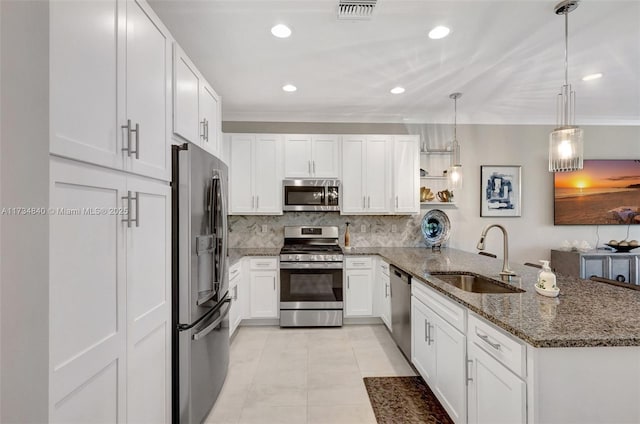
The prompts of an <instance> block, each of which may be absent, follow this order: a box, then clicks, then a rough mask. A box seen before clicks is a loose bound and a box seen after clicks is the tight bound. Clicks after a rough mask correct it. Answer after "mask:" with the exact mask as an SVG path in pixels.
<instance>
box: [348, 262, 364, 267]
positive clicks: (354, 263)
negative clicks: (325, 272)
mask: <svg viewBox="0 0 640 424" xmlns="http://www.w3.org/2000/svg"><path fill="white" fill-rule="evenodd" d="M351 265H355V266H364V265H366V263H365V262H351Z"/></svg>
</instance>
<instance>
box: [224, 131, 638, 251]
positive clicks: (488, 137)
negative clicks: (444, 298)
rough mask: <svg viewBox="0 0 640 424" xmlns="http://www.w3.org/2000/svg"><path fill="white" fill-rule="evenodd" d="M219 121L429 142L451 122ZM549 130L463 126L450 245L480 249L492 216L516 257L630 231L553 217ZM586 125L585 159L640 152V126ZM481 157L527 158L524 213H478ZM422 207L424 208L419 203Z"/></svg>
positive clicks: (517, 161)
mask: <svg viewBox="0 0 640 424" xmlns="http://www.w3.org/2000/svg"><path fill="white" fill-rule="evenodd" d="M222 129H223V131H224V132H265V133H267V132H274V133H335V134H341V133H342V134H347V133H354V132H359V133H368V134H406V133H408V134H420V135H421V136H422V139H423V140H427V142H428V143H429V145H430V146H431V147H444V145H445V144H446V142H447V141H448V140H450V139H451V136H452V133H453V131H452V125H429V124H425V125H414V124H408V125H401V124H381V123H376V124H351V123H350V124H345V123H324V124H319V123H274V122H223V128H222ZM551 130H552V127H551V126H548V127H547V126H541V125H461V126H458V140H459V142H460V146H461V159H462V165H463V167H464V185H463V187H462V188H461V189H459V190H456V192H455V200H456V203H457V207H456V208H452V207H446V208H442V209H443V210H444V211H445V212H446V213H447V215H448V216H449V218H450V220H451V225H452V233H451V240H450V246H451V247H455V248H459V249H462V250H467V251H470V252H476V251H477V250H476V244H477V242H478V240H479V238H480V233H481V232H482V228H483V227H484V226H486V225H488V224H493V223H500V224H502V225H504V226H505V227H506V228H507V231H508V233H509V255H510V259H511V260H512V261H513V262H519V263H524V262H535V261H538V260H539V259H548V258H549V257H550V249H553V248H556V247H559V246H560V244H561V243H562V242H563V241H564V240H569V241H573V240H579V241H581V240H586V241H587V242H589V243H590V244H591V245H592V246H595V245H596V240H597V237H596V231H598V232H599V235H600V245H602V243H603V242H607V241H609V240H611V239H617V240H621V239H624V238H626V234H627V226H621V225H620V226H618V225H608V226H599V227H596V226H584V225H581V226H554V225H553V174H551V173H549V172H548V170H547V169H548V137H549V132H550V131H551ZM584 130H585V157H586V158H587V159H629V158H635V159H640V127H637V126H636V127H620V126H618V127H613V126H587V127H584ZM480 165H520V166H522V193H523V194H522V216H521V217H518V218H503V219H496V218H481V217H480ZM639 203H640V199H639ZM425 212H426V209H425V210H423V211H422V213H423V214H424V213H425ZM247 218H248V219H251V218H249V217H247ZM629 238H630V239H638V240H640V226H634V227H631V229H630V233H629ZM486 251H488V252H492V253H495V254H497V255H498V256H499V257H502V235H501V233H500V231H499V230H497V229H493V230H491V232H490V233H489V234H488V237H487V240H486Z"/></svg>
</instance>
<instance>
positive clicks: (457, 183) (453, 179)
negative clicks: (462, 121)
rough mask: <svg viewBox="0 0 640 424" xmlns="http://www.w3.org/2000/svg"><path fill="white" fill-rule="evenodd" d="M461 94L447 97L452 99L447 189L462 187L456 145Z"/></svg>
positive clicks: (458, 148)
mask: <svg viewBox="0 0 640 424" xmlns="http://www.w3.org/2000/svg"><path fill="white" fill-rule="evenodd" d="M460 97H462V93H452V94H450V95H449V98H450V99H453V140H452V141H451V166H450V167H449V172H447V178H448V180H449V188H451V189H454V188H460V187H462V164H461V162H460V144H459V143H458V119H457V117H458V99H459V98H460Z"/></svg>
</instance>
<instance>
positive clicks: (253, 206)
mask: <svg viewBox="0 0 640 424" xmlns="http://www.w3.org/2000/svg"><path fill="white" fill-rule="evenodd" d="M255 208H256V196H251V209H255Z"/></svg>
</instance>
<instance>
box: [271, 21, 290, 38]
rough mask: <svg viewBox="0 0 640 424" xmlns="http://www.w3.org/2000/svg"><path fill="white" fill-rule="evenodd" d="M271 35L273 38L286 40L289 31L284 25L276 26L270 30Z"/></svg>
mask: <svg viewBox="0 0 640 424" xmlns="http://www.w3.org/2000/svg"><path fill="white" fill-rule="evenodd" d="M271 34H273V36H274V37H278V38H287V37H289V36H290V35H291V29H289V27H288V26H286V25H283V24H278V25H276V26H274V27H273V28H271Z"/></svg>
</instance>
